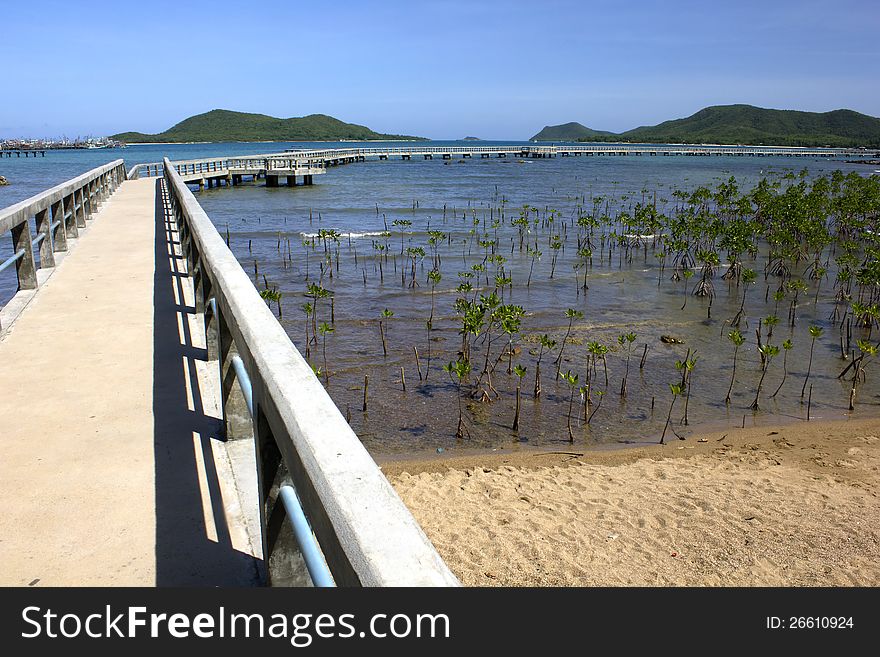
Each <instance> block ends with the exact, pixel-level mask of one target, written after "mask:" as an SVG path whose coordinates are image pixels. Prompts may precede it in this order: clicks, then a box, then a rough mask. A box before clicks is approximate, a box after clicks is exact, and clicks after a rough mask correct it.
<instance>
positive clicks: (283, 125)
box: [112, 109, 424, 143]
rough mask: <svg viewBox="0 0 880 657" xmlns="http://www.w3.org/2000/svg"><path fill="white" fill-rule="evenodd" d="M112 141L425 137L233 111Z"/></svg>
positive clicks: (328, 120) (323, 119)
mask: <svg viewBox="0 0 880 657" xmlns="http://www.w3.org/2000/svg"><path fill="white" fill-rule="evenodd" d="M112 139H116V140H119V141H124V142H127V143H146V142H151V143H155V142H204V141H208V142H218V141H340V140H346V139H351V140H367V139H369V140H384V139H388V140H392V139H393V140H398V139H407V140H421V139H424V138H423V137H409V136H406V135H386V134H382V133H379V132H374V131H372V130H370V129H369V128H366V127H364V126H362V125H355V124H354V123H344V122H342V121H340V120H339V119H334V118H333V117H332V116H327V115H325V114H310V115H309V116H303V117H297V118H291V119H277V118H275V117H274V116H266V115H265V114H247V113H244V112H232V111H230V110H219V109H218V110H211V111H210V112H205V113H204V114H197V115H196V116H191V117H189V118H188V119H185V120H183V121H181V122H180V123H178V124H177V125H175V126H173V127H172V128H169V129H168V130H166V131H165V132H160V133H159V134H155V135H148V134H144V133H141V132H122V133H120V134H118V135H113V137H112Z"/></svg>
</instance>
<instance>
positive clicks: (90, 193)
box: [82, 180, 97, 220]
mask: <svg viewBox="0 0 880 657" xmlns="http://www.w3.org/2000/svg"><path fill="white" fill-rule="evenodd" d="M82 191H83V215H84V216H85V218H86V219H87V220H88V219H91V218H92V215H93V214H94V213H95V211H96V210H97V208H96V206H97V203H95V193H94V191H95V181H94V180H93V181H91V182H89V183H88V184H86V185H85V186H84V187H83V188H82Z"/></svg>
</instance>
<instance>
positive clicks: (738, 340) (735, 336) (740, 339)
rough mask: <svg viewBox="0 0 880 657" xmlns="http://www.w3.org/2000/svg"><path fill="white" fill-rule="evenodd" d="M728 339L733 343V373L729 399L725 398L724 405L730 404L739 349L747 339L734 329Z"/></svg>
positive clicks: (728, 390)
mask: <svg viewBox="0 0 880 657" xmlns="http://www.w3.org/2000/svg"><path fill="white" fill-rule="evenodd" d="M727 338H728V340H730V341H731V342H732V343H733V373H732V374H731V375H730V386H729V387H728V388H727V397H725V398H724V403H725V404H730V393H731V392H732V391H733V383H734V381H735V380H736V355H737V354H738V353H739V348H740V347H742V346H743V344H744V343H745V341H746V339H745V336H743V334H742V333H740V331H739V329H733V330H732V331H731V332H730V333H728V334H727Z"/></svg>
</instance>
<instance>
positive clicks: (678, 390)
mask: <svg viewBox="0 0 880 657" xmlns="http://www.w3.org/2000/svg"><path fill="white" fill-rule="evenodd" d="M669 392H671V393H672V401H671V402H670V404H669V412H667V413H666V424H665V425H664V427H663V434H662V435H661V436H660V444H661V445H665V444H666V431H667V430H668V429H672V433H673V434H675V436H676V437H677V438H679V439H680V440H684V439H683V438H682V437H681V436H679V435H678V434H677V433H676V432H675V429H674V428H673V427H671V426H670V425H671V422H672V409H673V408H675V400H676V399H678V396H679V395H681V394H682V393H683V392H684V384H682V383H680V382H679V383H670V384H669Z"/></svg>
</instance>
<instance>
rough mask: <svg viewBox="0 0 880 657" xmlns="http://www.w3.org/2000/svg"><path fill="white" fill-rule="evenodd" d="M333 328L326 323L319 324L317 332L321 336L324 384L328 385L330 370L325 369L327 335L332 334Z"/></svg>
mask: <svg viewBox="0 0 880 657" xmlns="http://www.w3.org/2000/svg"><path fill="white" fill-rule="evenodd" d="M333 330H334V329H333V327H332V326H330V324H328V323H327V322H321V325H320V326H319V327H318V332H319V333H320V334H321V357H322V360H323V361H324V384H325V385H327V386H329V385H330V370H329V369H327V334H328V333H333Z"/></svg>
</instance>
